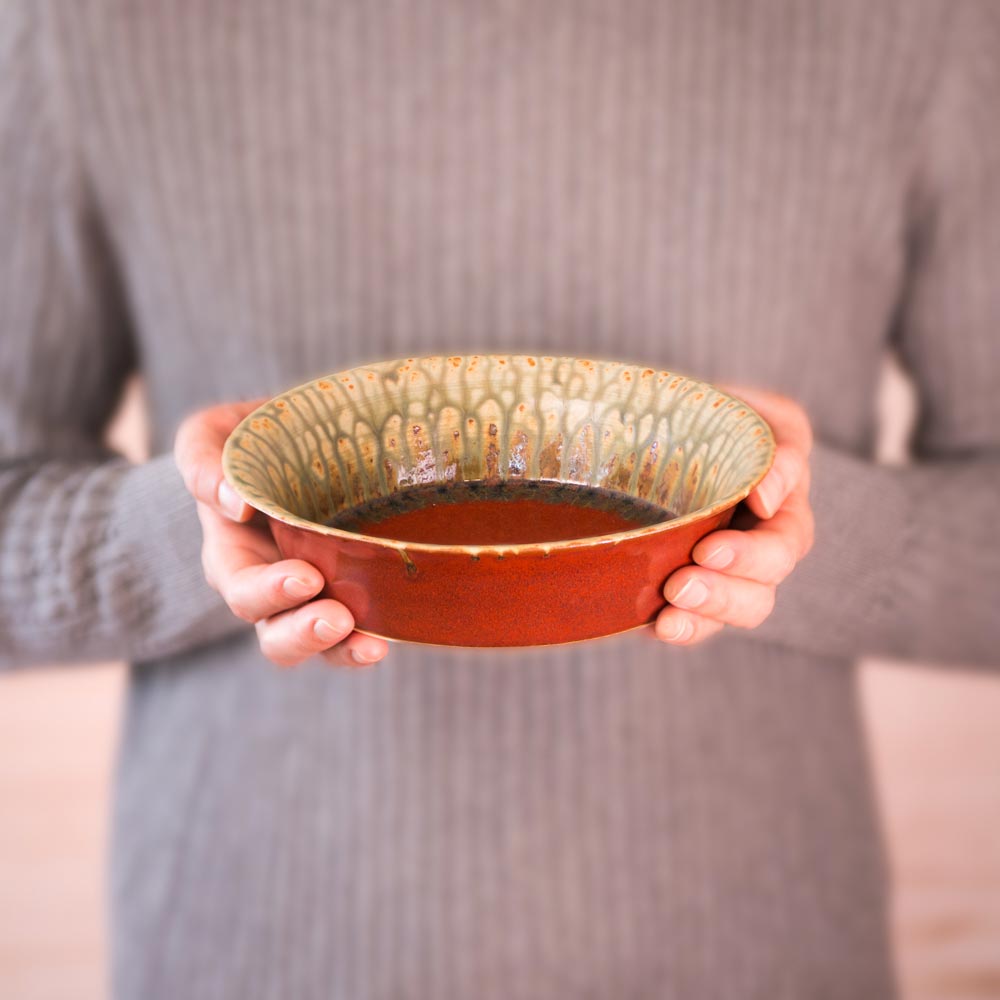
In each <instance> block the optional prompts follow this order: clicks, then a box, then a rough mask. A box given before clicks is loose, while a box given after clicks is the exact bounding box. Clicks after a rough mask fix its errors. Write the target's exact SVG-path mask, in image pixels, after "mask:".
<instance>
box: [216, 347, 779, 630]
mask: <svg viewBox="0 0 1000 1000" xmlns="http://www.w3.org/2000/svg"><path fill="white" fill-rule="evenodd" d="M773 454H774V439H773V436H772V434H771V430H770V428H769V427H768V426H767V424H766V423H765V422H764V420H763V419H761V417H760V416H759V415H758V414H757V413H755V412H754V411H753V410H752V409H751V408H750V407H749V406H747V405H746V404H745V403H743V402H741V401H740V400H739V399H736V398H734V397H732V396H730V395H728V394H727V393H725V392H722V391H720V390H719V389H716V388H714V387H712V386H711V385H708V384H707V383H705V382H701V381H698V380H697V379H694V378H689V377H687V376H684V375H678V374H676V373H673V372H666V371H656V370H654V369H653V368H648V367H647V368H644V367H642V366H637V365H632V364H624V363H620V362H614V361H592V360H587V359H583V358H564V357H528V356H520V355H518V356H511V355H505V356H502V355H475V356H464V357H432V358H406V359H402V360H396V361H383V362H379V363H376V364H372V365H366V366H363V367H358V368H354V369H351V370H350V371H344V372H339V373H337V374H335V375H329V376H327V377H325V378H320V379H316V380H315V381H313V382H309V383H307V384H306V385H302V386H299V387H298V388H296V389H292V390H290V391H288V392H285V393H283V394H282V395H280V396H277V397H275V398H274V399H273V400H271V401H270V402H269V403H267V404H265V405H264V406H262V407H260V408H259V409H258V410H256V411H255V412H254V413H252V414H251V415H250V416H248V417H247V418H246V419H245V420H244V421H243V422H242V423H241V424H240V425H239V426H238V427H237V428H236V429H235V430H234V431H233V433H232V435H231V436H230V438H229V440H228V442H227V443H226V448H225V454H224V462H223V464H224V468H225V474H226V477H227V479H228V480H229V482H230V483H231V485H232V486H233V487H234V488H235V489H236V491H237V492H238V493H239V494H240V496H242V498H243V499H244V500H245V501H246V502H247V503H248V504H250V505H251V506H252V507H255V508H256V509H257V510H259V511H262V512H263V513H264V514H265V515H267V517H268V519H269V521H270V527H271V531H272V533H273V535H274V538H275V541H276V543H277V545H278V548H279V549H280V551H281V553H282V554H283V556H285V557H286V558H298V559H305V560H306V561H307V562H310V563H312V564H313V565H315V566H316V567H317V568H318V569H319V570H320V571H321V572H322V574H323V575H324V577H325V578H326V584H327V585H326V590H325V596H329V597H333V598H335V599H337V600H339V601H342V602H343V603H344V604H345V605H347V607H348V608H350V610H351V613H352V614H353V615H354V619H355V622H356V625H357V628H358V629H359V630H360V631H362V632H367V633H369V634H372V635H378V636H383V637H385V638H387V639H396V640H405V641H408V642H420V643H433V644H440V645H452V646H528V645H546V644H552V643H564V642H572V641H576V640H581V639H592V638H596V637H599V636H605V635H611V634H614V633H617V632H622V631H625V630H628V629H632V628H636V627H639V626H642V625H645V624H647V623H649V622H651V621H652V620H653V619H654V618H655V617H656V614H657V613H658V612H659V611H660V609H661V608H662V607H663V606H664V603H665V601H664V598H663V593H662V591H663V584H664V582H665V580H666V578H667V576H668V575H669V574H670V573H672V572H673V571H674V570H675V569H677V568H678V567H680V566H682V565H684V564H685V563H687V562H689V561H690V557H691V550H692V548H693V547H694V545H695V543H696V542H698V540H699V539H700V538H702V537H703V536H704V535H706V534H707V533H708V532H710V531H714V530H715V529H717V528H721V527H724V526H725V525H727V524H728V523H729V520H730V518H731V516H732V513H733V508H734V507H735V506H736V505H737V504H738V503H739V502H740V500H742V499H743V498H744V497H746V496H747V494H748V493H749V492H750V491H751V490H752V489H753V488H754V486H755V485H756V484H757V483H758V482H759V481H760V480H761V479H762V478H763V476H764V474H765V473H766V472H767V470H768V468H769V467H770V464H771V461H772V458H773ZM517 480H520V481H525V482H534V481H548V482H561V483H571V484H580V485H583V486H590V487H599V488H601V489H603V490H606V491H613V492H614V493H616V494H617V495H619V496H620V495H625V497H626V498H628V497H633V498H637V499H640V500H643V501H646V502H648V503H651V504H655V505H657V506H658V507H660V508H663V509H664V510H665V511H670V512H671V513H672V514H673V515H675V516H674V518H673V519H672V520H669V521H665V522H663V523H658V524H652V525H647V526H641V527H636V528H629V529H627V530H622V531H615V532H612V533H609V534H602V535H597V536H595V537H585V538H577V539H572V540H564V541H551V542H550V541H545V540H542V541H535V542H532V543H530V544H494V545H473V544H443V543H440V542H438V543H433V544H432V543H429V542H408V541H401V540H399V539H393V538H382V537H375V536H373V535H367V534H359V533H357V532H356V531H348V530H344V529H343V528H338V527H330V526H327V524H326V522H328V521H330V520H331V519H335V518H337V517H338V515H339V516H340V517H341V518H342V517H343V512H345V511H347V510H348V509H350V508H353V507H356V506H357V505H358V504H362V503H366V502H368V501H371V500H373V499H374V498H389V501H394V500H405V499H406V496H405V491H407V490H410V489H411V488H413V487H426V486H427V484H438V485H439V487H440V490H441V493H442V495H446V494H447V492H448V488H449V487H450V485H451V484H455V483H463V482H464V483H469V482H481V483H484V484H508V485H509V484H511V483H513V482H514V481H517Z"/></svg>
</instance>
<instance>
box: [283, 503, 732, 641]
mask: <svg viewBox="0 0 1000 1000" xmlns="http://www.w3.org/2000/svg"><path fill="white" fill-rule="evenodd" d="M734 506H735V505H734ZM732 513H733V507H729V508H727V509H724V510H713V511H711V512H708V513H706V516H705V517H703V518H697V519H695V520H690V521H685V523H682V524H678V525H676V526H674V525H671V524H670V523H669V522H668V523H666V524H664V525H662V526H656V527H654V528H651V529H646V530H645V531H643V532H639V533H636V532H627V533H625V534H622V535H617V536H616V535H607V536H603V537H602V538H600V539H592V538H591V539H586V540H584V543H583V544H572V543H565V542H563V543H556V544H553V545H552V546H550V547H546V546H540V545H520V546H516V547H512V548H509V549H491V548H468V547H460V546H429V545H412V546H399V547H393V546H390V545H386V544H385V543H384V542H379V541H375V540H372V541H368V540H366V539H364V538H363V537H359V538H358V539H357V540H354V539H348V538H345V537H341V536H338V535H332V534H327V533H322V532H319V531H310V530H308V529H307V528H303V527H300V526H297V525H291V524H286V523H284V522H282V521H279V520H275V519H272V520H271V530H272V532H273V534H274V538H275V541H276V542H277V545H278V548H279V549H280V550H281V553H282V555H283V556H284V557H285V558H293V559H305V560H306V561H308V562H310V563H312V564H313V565H314V566H316V567H317V568H318V569H319V570H320V572H321V573H322V574H323V575H324V577H325V578H326V580H327V586H326V589H325V591H324V596H327V597H333V598H335V599H336V600H338V601H341V602H342V603H343V604H345V605H346V606H347V607H348V608H349V609H350V611H351V613H352V614H353V615H354V620H355V623H356V625H357V628H358V629H359V630H360V631H362V632H368V633H370V634H372V635H379V636H385V637H388V638H393V639H400V640H404V641H408V642H420V643H431V644H434V645H446V646H530V645H552V644H555V643H564V642H575V641H578V640H581V639H595V638H598V637H600V636H606V635H612V634H615V633H618V632H623V631H626V630H628V629H632V628H637V627H639V626H641V625H645V624H648V623H649V622H652V621H653V619H655V617H656V615H657V613H658V612H659V611H660V610H661V609H662V608H663V607H664V606H665V604H666V602H665V600H664V598H663V585H664V583H665V581H666V579H667V577H668V576H669V575H670V574H671V573H673V572H674V570H676V569H678V568H679V567H681V566H683V565H685V564H687V563H689V562H690V561H691V550H692V549H693V548H694V546H695V545H696V544H697V542H698V541H699V540H700V539H701V538H703V537H704V536H705V535H707V534H708V533H709V532H711V531H715V530H716V529H718V528H723V527H725V526H726V525H727V524H728V523H729V521H730V519H731V518H732ZM457 595H460V599H459V600H456V596H457Z"/></svg>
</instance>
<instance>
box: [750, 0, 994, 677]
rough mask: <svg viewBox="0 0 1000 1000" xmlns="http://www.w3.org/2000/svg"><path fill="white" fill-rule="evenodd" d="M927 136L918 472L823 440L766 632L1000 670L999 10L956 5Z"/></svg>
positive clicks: (900, 333) (911, 337)
mask: <svg viewBox="0 0 1000 1000" xmlns="http://www.w3.org/2000/svg"><path fill="white" fill-rule="evenodd" d="M952 29H953V31H952V37H951V39H950V44H949V46H948V49H947V52H946V55H945V56H944V64H943V67H942V70H941V75H940V78H939V80H938V83H937V86H936V88H935V93H934V97H933V100H932V102H931V103H930V105H929V107H928V108H927V110H926V112H925V115H924V118H923V120H922V126H921V130H920V137H919V143H920V145H919V157H918V166H917V168H916V170H915V173H914V182H913V192H912V193H913V197H912V199H911V206H912V208H911V226H910V233H909V236H910V246H909V249H910V262H911V264H910V271H909V278H908V281H907V287H906V290H905V298H904V302H903V304H902V308H901V314H900V321H899V324H898V328H897V343H896V345H895V346H896V348H897V349H898V351H899V354H900V356H901V358H902V360H903V363H904V366H905V367H906V368H907V369H908V370H909V372H910V374H911V376H912V377H913V379H914V381H915V383H916V386H917V391H918V398H919V406H920V420H919V426H918V429H917V432H916V436H915V440H914V441H913V447H912V454H913V460H914V461H913V464H912V465H910V466H907V467H904V468H884V467H879V466H876V465H873V464H871V463H869V462H866V461H863V460H861V459H859V458H856V457H853V456H850V455H846V454H843V453H839V452H837V451H835V450H833V449H831V448H827V447H823V446H820V447H818V448H817V449H816V452H815V453H814V465H813V469H814V475H813V488H812V497H813V503H814V507H815V511H816V519H817V532H816V538H817V542H816V546H815V548H814V550H813V553H812V554H811V555H810V556H809V557H808V558H807V559H806V560H805V561H804V562H803V564H802V565H801V567H800V568H799V569H797V570H796V572H795V573H794V574H793V575H792V576H791V577H790V578H789V580H788V581H786V583H785V584H784V585H782V587H781V588H779V596H778V607H777V609H776V611H775V614H774V615H773V616H772V620H770V621H769V622H767V623H766V624H765V625H764V627H762V628H761V629H760V630H759V631H758V634H759V636H760V637H761V638H763V639H767V640H771V641H777V642H781V643H786V644H791V645H794V646H797V647H800V648H806V649H808V650H810V651H814V652H826V653H832V654H839V655H846V656H860V655H867V654H882V655H888V656H896V657H903V658H919V659H925V660H937V661H945V662H960V663H965V664H969V665H991V664H994V665H995V664H998V663H1000V613H998V609H1000V540H998V536H997V531H996V524H997V520H998V516H1000V127H998V124H1000V119H998V117H997V115H998V111H997V109H998V108H1000V9H998V6H997V5H996V4H992V3H990V2H988V0H986V2H983V0H971V2H966V0H962V2H961V3H956V4H954V8H953V23H952Z"/></svg>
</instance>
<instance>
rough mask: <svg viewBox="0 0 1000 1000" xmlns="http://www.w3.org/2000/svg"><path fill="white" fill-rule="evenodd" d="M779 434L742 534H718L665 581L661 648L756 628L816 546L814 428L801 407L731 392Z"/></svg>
mask: <svg viewBox="0 0 1000 1000" xmlns="http://www.w3.org/2000/svg"><path fill="white" fill-rule="evenodd" d="M727 391H729V392H732V394H733V395H734V396H737V397H738V398H740V399H742V400H745V401H746V402H747V403H749V404H750V405H751V406H752V407H753V408H754V409H755V410H756V411H757V412H758V413H759V414H760V415H761V416H762V417H763V418H764V419H765V420H766V421H767V422H768V423H769V424H770V425H771V429H772V430H773V431H774V437H775V440H776V442H777V446H778V447H777V450H776V452H775V456H774V464H773V465H772V467H771V469H770V471H769V472H768V473H767V475H766V476H765V477H764V478H763V479H762V480H761V482H760V483H759V484H758V486H757V488H756V489H755V490H754V491H753V492H752V493H751V494H750V496H748V497H747V499H746V501H745V503H746V508H739V509H738V510H737V512H736V517H735V519H734V521H735V524H736V527H737V528H738V527H739V526H740V525H741V524H746V527H745V530H742V531H741V530H736V529H735V528H734V529H728V530H725V531H713V532H712V533H711V534H710V535H706V536H705V537H704V538H703V539H702V540H701V541H700V542H698V544H697V545H696V546H695V547H694V551H693V553H692V558H693V560H694V562H695V565H693V566H684V567H683V568H681V569H679V570H677V571H676V572H675V573H673V574H671V576H670V577H669V578H668V579H667V582H666V585H665V586H664V589H663V593H664V596H665V597H666V599H667V601H668V602H669V603H668V605H667V607H666V608H664V609H663V611H661V612H660V614H659V616H658V617H657V619H656V624H655V626H654V629H655V633H656V637H657V638H658V639H660V640H662V641H663V642H668V643H672V644H674V645H680V646H690V645H693V644H695V643H698V642H702V641H703V640H704V639H707V638H708V637H709V636H712V635H715V634H716V633H717V632H720V631H722V629H723V628H724V627H725V626H726V625H735V626H737V627H739V628H756V627H757V626H758V625H760V624H761V623H762V622H763V621H764V620H765V619H766V618H767V617H768V615H770V614H771V611H772V610H773V609H774V598H775V590H776V589H777V586H778V584H779V583H781V581H782V580H784V579H785V577H786V576H788V574H789V573H791V571H792V570H793V569H794V568H795V566H796V564H797V563H798V562H799V560H800V559H802V558H803V556H805V555H806V553H808V552H809V550H810V549H811V548H812V543H813V513H812V507H810V505H809V452H810V450H811V448H812V428H811V427H810V425H809V418H808V417H807V416H806V414H805V411H804V410H803V409H802V407H801V406H799V405H798V403H795V402H794V401H792V400H791V399H788V398H787V397H785V396H779V395H776V394H775V393H770V392H764V391H762V390H759V389H744V388H732V387H730V388H728V389H727Z"/></svg>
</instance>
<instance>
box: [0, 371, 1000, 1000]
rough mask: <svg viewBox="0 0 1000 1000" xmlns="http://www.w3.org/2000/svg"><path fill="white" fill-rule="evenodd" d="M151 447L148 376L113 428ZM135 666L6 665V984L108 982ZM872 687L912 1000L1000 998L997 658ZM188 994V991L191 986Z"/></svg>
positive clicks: (885, 399)
mask: <svg viewBox="0 0 1000 1000" xmlns="http://www.w3.org/2000/svg"><path fill="white" fill-rule="evenodd" d="M880 407H881V411H882V425H883V435H882V441H881V444H880V457H881V458H882V459H883V460H884V461H888V462H901V461H903V460H904V458H905V442H906V438H907V433H908V428H909V426H910V423H911V421H912V415H913V400H912V395H911V393H910V390H909V386H908V385H907V383H906V381H905V379H903V378H902V376H901V375H900V373H899V372H898V371H897V370H896V369H895V368H893V367H892V366H891V365H890V366H887V370H886V377H885V379H884V383H883V391H882V395H881V400H880ZM112 437H113V442H114V444H115V445H116V447H118V448H119V449H120V450H122V451H123V452H125V453H126V454H127V455H128V456H129V457H131V458H133V459H134V460H136V461H140V460H141V459H142V457H143V451H144V440H145V432H144V427H143V420H142V393H141V387H140V386H138V385H133V386H132V387H131V388H130V390H129V393H128V394H127V396H126V399H125V401H124V403H123V406H122V412H121V415H120V417H119V419H118V420H117V421H116V426H115V429H114V431H113V435H112ZM124 683H125V671H124V668H123V667H122V666H121V665H119V664H106V665H101V666H94V667H82V668H81V667H73V668H65V669H51V670H37V669H36V670H26V671H20V672H17V671H15V672H13V673H9V674H7V675H5V676H2V677H0V997H2V998H4V1000H102V998H104V997H105V996H106V995H107V989H106V967H105V966H106V962H105V953H104V952H105V914H104V870H105V848H106V835H107V830H108V823H107V810H108V804H109V795H110V787H111V777H112V767H113V758H114V749H115V741H116V727H117V723H118V714H119V704H120V700H121V696H122V692H123V690H124ZM860 685H861V696H862V698H863V700H864V704H865V709H866V714H867V718H868V723H869V740H870V744H871V751H872V756H873V760H874V764H875V769H876V773H877V779H878V785H879V790H880V795H881V806H882V815H883V822H884V826H885V831H886V838H887V841H888V845H889V851H890V857H891V863H892V869H893V875H894V880H895V905H894V912H893V923H894V931H895V936H896V941H897V953H898V963H899V972H900V980H901V983H902V987H903V996H904V998H905V1000H980V998H982V1000H996V998H1000V836H998V833H997V831H1000V661H998V669H997V670H996V671H995V672H994V673H986V672H980V673H972V672H968V671H964V670H962V668H961V666H960V665H952V666H948V667H941V666H935V667H930V666H923V665H914V664H905V665H904V664H892V663H883V662H869V663H865V664H864V666H863V668H862V670H861V674H860ZM179 1000H180V998H179Z"/></svg>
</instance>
